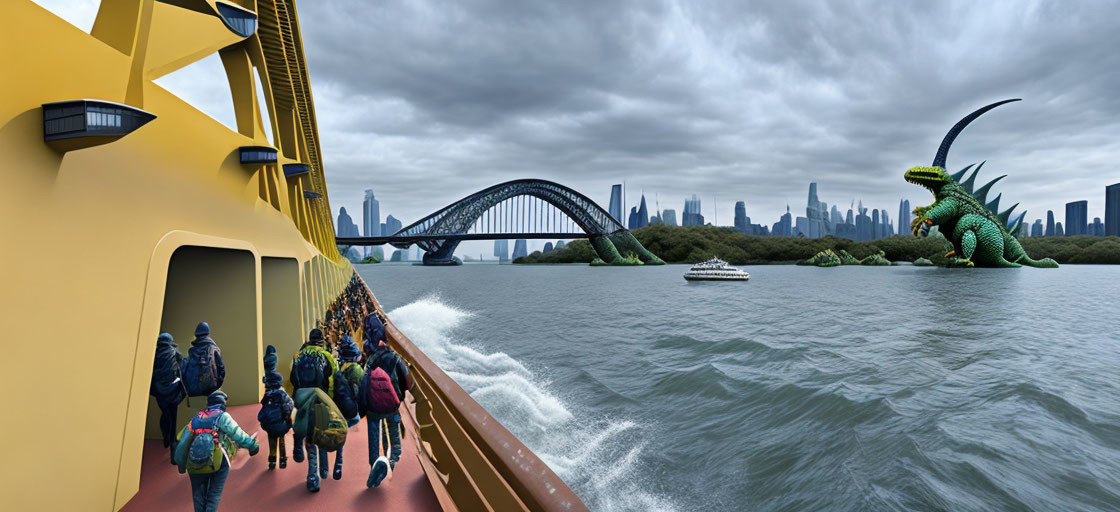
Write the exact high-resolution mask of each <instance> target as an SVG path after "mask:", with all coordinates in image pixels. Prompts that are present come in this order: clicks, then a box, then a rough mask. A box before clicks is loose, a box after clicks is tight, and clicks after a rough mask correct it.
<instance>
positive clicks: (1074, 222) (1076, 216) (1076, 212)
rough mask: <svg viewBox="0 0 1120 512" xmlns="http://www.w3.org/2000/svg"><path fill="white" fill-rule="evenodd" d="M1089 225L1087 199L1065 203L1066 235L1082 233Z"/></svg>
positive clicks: (1084, 232)
mask: <svg viewBox="0 0 1120 512" xmlns="http://www.w3.org/2000/svg"><path fill="white" fill-rule="evenodd" d="M1088 226H1089V201H1073V202H1070V203H1066V236H1075V235H1084V234H1086V231H1087V228H1088Z"/></svg>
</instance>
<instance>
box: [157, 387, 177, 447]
mask: <svg viewBox="0 0 1120 512" xmlns="http://www.w3.org/2000/svg"><path fill="white" fill-rule="evenodd" d="M156 405H158V406H159V432H160V434H161V435H163V446H164V447H165V448H167V447H170V448H171V452H172V453H174V452H175V444H176V443H175V421H176V420H178V416H179V402H174V403H164V402H160V401H159V400H156Z"/></svg>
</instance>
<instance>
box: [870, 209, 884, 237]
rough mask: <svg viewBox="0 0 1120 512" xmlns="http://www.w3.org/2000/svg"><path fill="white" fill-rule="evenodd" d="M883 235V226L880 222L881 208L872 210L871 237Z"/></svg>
mask: <svg viewBox="0 0 1120 512" xmlns="http://www.w3.org/2000/svg"><path fill="white" fill-rule="evenodd" d="M882 236H883V227H882V224H880V223H879V210H871V238H870V240H875V239H877V238H880V237H882Z"/></svg>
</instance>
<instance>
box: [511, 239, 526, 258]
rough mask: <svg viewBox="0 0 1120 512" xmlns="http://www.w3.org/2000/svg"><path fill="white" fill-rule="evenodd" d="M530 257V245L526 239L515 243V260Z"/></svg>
mask: <svg viewBox="0 0 1120 512" xmlns="http://www.w3.org/2000/svg"><path fill="white" fill-rule="evenodd" d="M528 255H529V244H528V241H527V240H525V239H524V238H518V239H517V240H515V241H514V242H513V259H515V260H516V259H517V258H524V257H525V256H528Z"/></svg>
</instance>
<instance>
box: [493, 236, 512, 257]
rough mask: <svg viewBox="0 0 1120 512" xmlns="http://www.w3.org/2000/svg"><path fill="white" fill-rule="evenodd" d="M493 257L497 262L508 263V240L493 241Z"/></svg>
mask: <svg viewBox="0 0 1120 512" xmlns="http://www.w3.org/2000/svg"><path fill="white" fill-rule="evenodd" d="M494 257H496V258H498V261H501V262H507V261H509V240H494Z"/></svg>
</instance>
